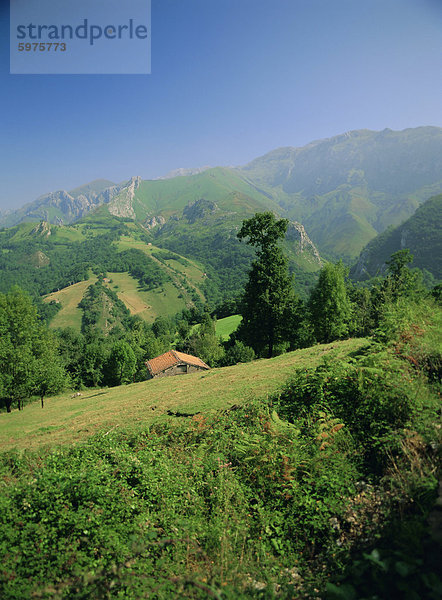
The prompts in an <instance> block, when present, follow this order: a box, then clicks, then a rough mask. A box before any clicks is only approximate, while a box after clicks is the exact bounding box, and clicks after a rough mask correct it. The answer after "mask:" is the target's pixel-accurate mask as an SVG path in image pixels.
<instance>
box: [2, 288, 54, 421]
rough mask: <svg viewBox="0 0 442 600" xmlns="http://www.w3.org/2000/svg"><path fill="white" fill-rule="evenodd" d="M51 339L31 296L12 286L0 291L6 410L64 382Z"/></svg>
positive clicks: (4, 403)
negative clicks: (9, 288)
mask: <svg viewBox="0 0 442 600" xmlns="http://www.w3.org/2000/svg"><path fill="white" fill-rule="evenodd" d="M54 347H55V344H54V340H53V339H52V336H51V334H50V333H49V331H48V330H47V329H46V327H45V326H44V325H43V324H42V323H40V321H39V320H38V315H37V310H36V308H35V306H34V305H33V303H32V301H31V298H30V297H29V296H28V295H27V294H26V293H24V292H23V291H22V290H21V289H20V288H18V287H14V288H12V289H11V291H10V292H8V293H7V294H0V399H1V400H2V403H3V405H4V406H6V410H7V411H8V412H10V411H11V407H12V405H13V404H14V403H16V404H17V407H18V408H19V409H20V408H21V407H22V406H23V400H24V399H25V398H28V397H29V396H31V395H33V394H37V393H38V394H39V395H40V397H41V398H43V397H44V396H45V395H46V393H48V392H51V391H58V389H60V388H61V387H63V385H64V382H65V377H64V376H63V375H64V371H63V369H62V368H61V366H60V363H59V358H58V356H57V355H56V353H55V352H54Z"/></svg>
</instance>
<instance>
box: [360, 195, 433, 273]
mask: <svg viewBox="0 0 442 600" xmlns="http://www.w3.org/2000/svg"><path fill="white" fill-rule="evenodd" d="M441 223H442V194H439V195H438V196H434V197H433V198H430V199H429V200H427V201H426V202H424V204H422V206H420V207H419V208H418V209H417V210H416V212H415V213H414V215H413V216H411V217H410V218H409V219H407V220H406V221H405V222H404V223H402V224H401V225H399V227H395V228H390V229H388V230H387V231H384V232H383V233H381V234H380V235H378V236H377V237H376V238H375V239H373V240H372V241H371V242H370V243H369V244H368V245H367V246H366V247H365V248H364V249H363V250H362V252H361V254H360V256H359V260H358V262H357V264H356V265H355V266H354V267H353V269H352V275H353V276H354V277H355V278H357V279H366V278H369V277H373V276H375V275H377V274H380V273H383V272H384V271H385V263H386V261H387V260H388V259H389V258H390V256H391V255H392V254H393V252H397V251H398V250H401V249H403V248H408V249H409V250H410V251H411V253H412V254H413V255H414V261H413V266H415V267H419V268H420V269H426V270H427V271H429V272H430V273H432V275H433V276H434V277H435V278H436V279H437V280H440V279H442V234H441Z"/></svg>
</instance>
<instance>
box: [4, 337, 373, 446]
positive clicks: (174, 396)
mask: <svg viewBox="0 0 442 600" xmlns="http://www.w3.org/2000/svg"><path fill="white" fill-rule="evenodd" d="M364 344H366V340H364V339H351V340H346V341H344V342H335V343H332V344H326V345H318V346H314V347H312V348H306V349H303V350H296V351H295V352H291V353H288V354H282V355H281V356H277V357H276V358H272V359H261V360H257V361H254V362H252V363H247V364H239V365H235V366H233V367H225V368H218V369H211V370H210V371H205V372H202V373H193V374H189V375H186V376H177V377H167V378H164V379H154V380H151V381H144V382H142V383H136V384H132V385H128V386H122V387H116V388H108V389H103V390H99V389H89V390H86V391H84V392H82V395H81V396H75V397H73V396H72V392H71V393H67V394H64V395H61V396H56V397H54V398H50V399H48V400H46V402H45V408H44V409H42V408H41V407H40V405H39V403H38V402H34V403H31V404H29V405H27V406H26V407H25V409H24V410H23V411H17V410H15V411H13V412H12V413H10V414H7V413H1V414H0V449H2V450H5V449H10V448H14V447H15V448H19V449H26V448H32V449H36V448H39V447H42V446H47V445H50V446H54V445H57V444H72V443H75V442H81V441H82V440H85V439H86V438H87V437H88V436H90V435H92V434H94V433H96V432H97V431H100V430H105V431H109V430H111V429H112V428H117V427H122V428H138V427H146V424H149V423H153V422H154V421H157V420H158V419H164V418H167V416H168V414H167V413H168V411H170V412H172V413H185V414H195V413H197V412H204V413H207V412H211V411H214V410H219V409H225V408H228V407H229V406H232V405H233V404H241V403H243V402H245V401H247V400H249V399H250V398H251V397H257V398H260V397H263V396H265V395H267V394H271V393H274V392H275V391H276V390H278V389H279V388H280V387H281V386H282V385H283V383H284V382H285V381H286V379H287V378H289V377H290V375H291V374H292V373H293V371H294V370H295V369H299V368H306V367H312V366H315V365H317V364H319V363H320V362H321V360H322V359H323V358H324V357H325V356H326V355H330V356H335V357H336V359H339V358H342V357H343V356H347V355H348V354H350V353H352V352H355V351H357V350H358V349H359V348H361V347H362V346H363V345H364ZM173 418H177V417H173Z"/></svg>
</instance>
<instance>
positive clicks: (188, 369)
mask: <svg viewBox="0 0 442 600" xmlns="http://www.w3.org/2000/svg"><path fill="white" fill-rule="evenodd" d="M196 371H207V369H203V368H202V367H194V366H192V365H187V364H185V363H181V364H178V365H174V366H173V367H170V368H169V369H166V370H165V371H162V372H161V373H158V375H154V379H157V377H173V376H174V375H185V374H186V373H195V372H196Z"/></svg>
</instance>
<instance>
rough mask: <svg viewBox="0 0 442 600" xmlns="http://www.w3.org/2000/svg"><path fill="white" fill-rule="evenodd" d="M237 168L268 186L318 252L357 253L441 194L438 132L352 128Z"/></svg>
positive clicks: (441, 158)
mask: <svg viewBox="0 0 442 600" xmlns="http://www.w3.org/2000/svg"><path fill="white" fill-rule="evenodd" d="M240 172H241V173H242V174H244V175H246V176H247V177H248V178H250V179H251V180H252V181H254V182H255V183H256V184H258V185H260V186H261V187H263V188H265V189H269V190H271V193H272V194H273V196H274V197H277V198H278V199H279V202H280V203H281V205H282V206H283V207H284V209H285V210H286V211H287V214H288V215H289V216H291V217H292V218H294V219H296V220H297V221H300V222H301V223H303V224H304V225H305V227H306V228H307V231H309V233H310V234H311V237H312V240H313V242H314V243H315V244H317V246H318V248H319V250H320V251H321V252H328V253H332V254H340V255H343V254H345V255H347V256H355V255H357V254H358V253H359V251H360V250H361V249H362V248H363V246H364V245H365V244H366V243H367V242H368V241H369V239H370V238H372V237H374V236H375V235H376V233H380V232H382V231H383V230H385V228H386V227H388V226H389V225H399V224H400V223H401V222H402V221H403V220H404V219H405V218H408V217H409V216H411V214H413V212H414V211H415V209H416V208H417V206H419V204H421V203H422V202H423V201H425V200H427V199H428V198H429V197H430V196H432V195H434V194H437V193H440V192H441V191H442V129H441V128H438V127H417V128H415V129H405V130H404V131H392V130H390V129H385V130H384V131H380V132H376V131H369V130H359V131H351V132H348V133H346V134H343V135H340V136H336V137H333V138H330V139H326V140H319V141H316V142H312V143H311V144H308V145H307V146H304V147H303V148H279V149H277V150H274V151H272V152H270V153H268V154H266V155H265V156H262V157H260V158H257V159H255V160H254V161H252V162H251V163H249V164H248V165H246V166H245V167H243V168H242V169H240Z"/></svg>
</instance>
